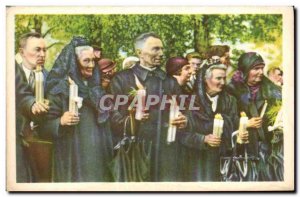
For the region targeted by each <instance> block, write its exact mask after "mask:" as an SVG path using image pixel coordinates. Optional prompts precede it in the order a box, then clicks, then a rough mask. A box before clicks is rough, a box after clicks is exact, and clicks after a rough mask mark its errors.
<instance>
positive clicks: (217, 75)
mask: <svg viewBox="0 0 300 197" xmlns="http://www.w3.org/2000/svg"><path fill="white" fill-rule="evenodd" d="M205 81H206V92H207V94H209V95H210V96H214V95H216V94H218V93H219V92H221V91H222V90H223V88H224V86H225V82H226V71H225V70H223V69H214V70H212V75H211V77H210V78H209V79H206V80H205Z"/></svg>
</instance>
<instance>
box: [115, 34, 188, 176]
mask: <svg viewBox="0 0 300 197" xmlns="http://www.w3.org/2000/svg"><path fill="white" fill-rule="evenodd" d="M135 49H136V52H137V55H138V56H139V59H140V62H138V63H137V64H136V65H135V66H133V67H132V68H130V69H127V70H124V71H121V72H119V73H117V74H116V76H115V77H114V78H113V79H112V81H111V84H110V91H111V93H112V94H113V95H114V96H118V95H129V93H130V91H132V88H135V89H137V87H138V86H139V85H138V83H137V81H139V83H140V84H141V85H142V86H143V87H144V88H145V90H146V95H147V96H148V95H154V96H158V97H160V98H161V97H162V96H163V95H180V94H181V89H180V87H179V85H178V83H177V81H176V79H175V78H173V77H170V76H168V75H166V73H165V72H164V71H163V70H162V69H161V68H160V66H161V61H162V56H163V44H162V41H161V39H160V38H159V37H158V36H157V35H156V34H154V33H144V34H141V35H140V36H139V37H137V39H136V41H135ZM127 117H128V110H127V109H124V108H123V109H119V110H114V111H113V113H112V118H111V121H112V124H111V125H112V129H113V132H114V133H115V134H116V135H119V136H122V134H123V131H124V125H125V122H126V120H127ZM187 120H188V119H187V117H186V116H185V115H183V114H180V115H179V116H178V117H177V118H175V119H173V122H171V124H173V125H175V126H177V128H178V129H179V130H181V129H186V128H187V127H189V124H188V121H187ZM136 123H137V136H138V138H140V139H143V140H144V141H145V142H146V143H150V144H152V147H151V153H150V176H149V178H148V179H146V180H144V181H180V173H178V168H179V163H178V162H179V160H180V158H178V151H179V146H178V140H176V141H175V142H174V143H171V144H168V143H167V130H168V126H169V110H168V109H160V108H159V106H154V107H153V108H151V109H150V110H149V111H148V112H147V113H144V115H143V117H142V119H141V120H136ZM179 133H180V132H178V134H179ZM178 137H179V136H178ZM176 139H178V138H176Z"/></svg>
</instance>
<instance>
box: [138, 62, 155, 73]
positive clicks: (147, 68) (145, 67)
mask: <svg viewBox="0 0 300 197" xmlns="http://www.w3.org/2000/svg"><path fill="white" fill-rule="evenodd" d="M140 66H141V67H142V68H144V69H146V70H149V71H154V70H155V69H156V68H157V67H153V68H149V67H147V66H143V65H142V64H140Z"/></svg>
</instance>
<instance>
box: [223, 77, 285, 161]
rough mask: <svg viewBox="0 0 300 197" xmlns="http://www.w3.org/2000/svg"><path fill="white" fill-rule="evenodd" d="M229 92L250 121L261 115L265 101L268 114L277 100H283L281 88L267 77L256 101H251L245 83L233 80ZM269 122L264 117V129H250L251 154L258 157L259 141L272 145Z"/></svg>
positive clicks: (249, 150)
mask: <svg viewBox="0 0 300 197" xmlns="http://www.w3.org/2000/svg"><path fill="white" fill-rule="evenodd" d="M227 91H228V92H229V93H230V94H232V95H233V96H234V97H235V98H236V99H237V102H238V111H239V112H242V111H244V112H245V113H246V114H247V116H248V118H249V119H251V118H252V117H258V116H259V115H260V112H261V110H262V107H263V105H264V102H265V100H266V101H267V102H268V106H267V110H266V113H267V112H268V110H269V109H270V108H271V106H272V105H274V104H275V102H276V101H277V100H281V88H280V87H278V86H276V85H275V84H273V83H272V82H271V81H270V80H269V79H268V78H266V77H263V80H262V82H261V84H260V87H259V91H258V93H257V95H256V99H255V100H252V99H251V94H250V90H249V87H248V86H247V85H246V83H244V82H240V81H235V80H232V81H231V82H230V83H229V84H228V86H227ZM266 113H265V114H266ZM268 122H269V120H268V119H267V117H266V116H264V118H263V127H262V128H259V129H254V128H251V129H248V130H249V141H250V144H249V145H248V147H249V148H248V152H249V153H250V154H252V155H255V156H258V142H259V141H264V142H266V143H270V140H271V138H272V134H271V133H269V132H267V127H268V124H267V123H268Z"/></svg>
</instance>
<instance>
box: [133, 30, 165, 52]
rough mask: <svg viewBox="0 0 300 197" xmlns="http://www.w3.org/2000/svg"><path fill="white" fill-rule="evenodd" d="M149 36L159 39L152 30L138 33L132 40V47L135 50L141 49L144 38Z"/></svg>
mask: <svg viewBox="0 0 300 197" xmlns="http://www.w3.org/2000/svg"><path fill="white" fill-rule="evenodd" d="M150 37H153V38H158V39H160V37H159V36H158V35H157V34H156V33H154V32H147V33H143V34H141V35H139V36H138V37H137V38H136V39H135V42H134V48H135V50H137V49H142V48H143V46H144V44H145V42H146V40H147V39H148V38H150Z"/></svg>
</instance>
